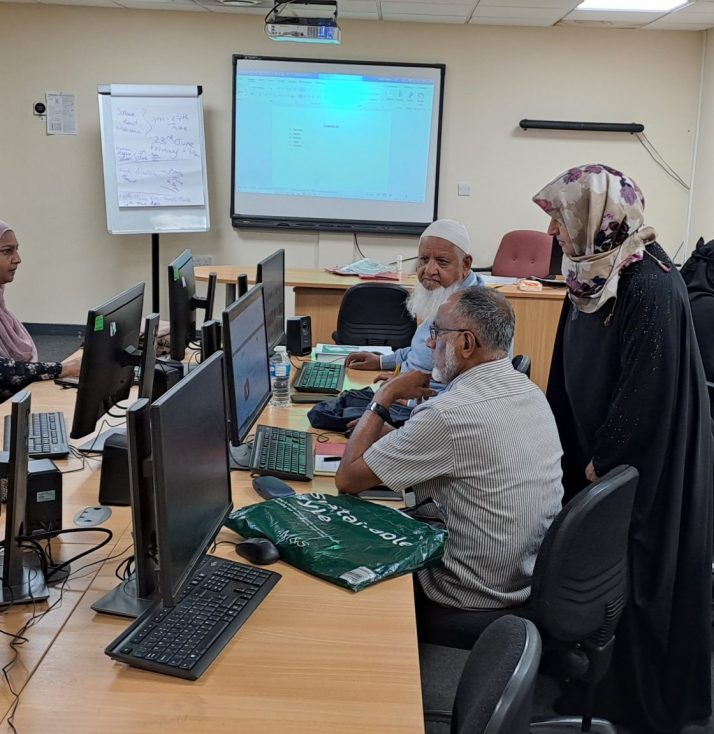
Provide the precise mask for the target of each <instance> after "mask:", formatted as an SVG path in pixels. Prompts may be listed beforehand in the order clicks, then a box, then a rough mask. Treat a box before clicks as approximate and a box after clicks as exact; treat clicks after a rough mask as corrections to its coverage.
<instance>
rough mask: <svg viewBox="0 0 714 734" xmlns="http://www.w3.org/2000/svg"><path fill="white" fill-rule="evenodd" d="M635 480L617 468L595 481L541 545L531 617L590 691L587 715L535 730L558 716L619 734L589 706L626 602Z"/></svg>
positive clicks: (548, 646)
mask: <svg viewBox="0 0 714 734" xmlns="http://www.w3.org/2000/svg"><path fill="white" fill-rule="evenodd" d="M638 479H639V474H638V472H637V470H636V469H634V468H633V467H631V466H619V467H617V468H615V469H613V470H612V471H610V472H608V473H607V474H606V475H605V476H604V477H602V479H598V480H597V481H596V482H593V483H592V484H591V485H590V486H589V487H587V488H586V489H584V490H583V491H582V492H580V493H579V494H577V495H576V496H575V497H574V498H573V499H572V500H571V501H570V502H568V504H567V505H565V507H564V508H563V509H562V510H561V511H560V513H558V516H557V517H556V518H555V520H554V521H553V524H552V525H551V526H550V528H549V529H548V532H547V533H546V536H545V538H544V540H543V543H542V545H541V547H540V550H539V551H538V557H537V558H536V563H535V568H534V569H533V582H532V585H531V598H530V602H529V604H528V607H527V616H529V617H530V618H531V619H533V621H534V622H535V623H536V625H537V626H538V630H539V631H540V633H541V636H542V638H543V645H544V649H545V651H546V654H547V655H550V656H551V657H554V658H555V660H554V662H555V664H556V668H557V669H558V671H559V672H561V673H562V674H563V675H564V676H565V678H566V679H569V680H577V681H582V682H584V683H585V684H586V695H585V700H584V703H583V706H582V711H581V712H578V714H581V715H582V718H577V719H574V718H566V719H558V720H554V719H551V720H549V721H542V722H539V723H538V724H537V725H535V724H531V730H532V731H534V732H535V731H539V730H542V729H545V730H546V731H547V730H549V725H551V726H552V725H553V724H554V723H556V722H557V723H562V724H563V725H565V724H568V723H578V724H581V727H582V728H581V729H580V730H581V731H593V732H600V733H601V734H615V729H614V727H613V726H612V724H610V723H609V722H607V721H604V720H602V719H595V720H593V719H592V711H593V702H594V698H595V690H596V688H597V684H598V682H599V681H600V680H601V679H602V677H603V676H604V675H605V673H606V672H607V669H608V667H609V666H610V660H611V658H612V649H613V646H614V642H615V628H616V627H617V623H618V620H619V619H620V615H621V614H622V610H623V608H624V606H625V602H626V595H627V593H626V592H627V543H628V534H629V529H630V517H631V515H632V503H633V501H634V497H635V491H636V489H637V482H638ZM591 725H592V728H590V726H591Z"/></svg>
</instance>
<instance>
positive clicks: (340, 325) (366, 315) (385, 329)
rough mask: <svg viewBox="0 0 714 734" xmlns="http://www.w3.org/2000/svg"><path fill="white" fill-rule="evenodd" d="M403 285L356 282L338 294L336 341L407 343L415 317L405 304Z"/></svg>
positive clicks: (343, 342) (406, 292)
mask: <svg viewBox="0 0 714 734" xmlns="http://www.w3.org/2000/svg"><path fill="white" fill-rule="evenodd" d="M408 296H409V292H408V291H407V290H406V288H402V286H400V285H396V284H394V283H359V284H358V285H353V286H352V287H351V288H349V289H348V290H347V291H345V295H344V296H343V297H342V303H341V304H340V311H339V314H338V316H337V330H336V331H335V332H334V334H333V335H332V337H333V339H334V340H335V343H336V344H354V345H356V346H367V345H370V344H373V345H376V346H385V345H386V346H390V347H392V348H393V349H399V348H400V347H406V346H409V344H410V343H411V340H412V337H413V336H414V332H415V331H416V326H417V325H416V321H415V320H414V318H413V317H412V315H411V314H410V313H409V312H408V311H407V309H406V307H405V305H404V304H405V301H406V299H407V297H408Z"/></svg>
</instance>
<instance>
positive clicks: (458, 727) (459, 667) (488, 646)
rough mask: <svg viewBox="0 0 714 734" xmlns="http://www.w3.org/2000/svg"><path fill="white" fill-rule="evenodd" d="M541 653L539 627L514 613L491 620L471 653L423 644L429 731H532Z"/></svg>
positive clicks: (498, 733)
mask: <svg viewBox="0 0 714 734" xmlns="http://www.w3.org/2000/svg"><path fill="white" fill-rule="evenodd" d="M540 654H541V641H540V635H539V634H538V630H537V628H536V626H535V625H534V624H533V623H532V622H531V621H529V620H527V619H522V618H520V617H514V616H512V615H506V616H503V617H501V618H500V619H497V620H496V621H495V622H493V623H492V624H490V625H489V626H488V627H487V628H486V629H485V630H484V632H483V634H482V635H481V637H479V639H478V641H477V642H476V644H475V645H474V647H473V649H472V650H471V652H470V653H468V652H466V651H463V650H457V649H455V648H450V647H443V646H441V645H420V646H419V657H420V664H421V669H422V688H423V690H424V707H425V711H424V723H425V728H426V732H427V734H439V733H440V732H452V734H528V732H529V720H530V713H531V706H532V703H533V692H534V690H535V683H536V676H537V673H538V664H539V662H540ZM464 660H465V664H464ZM452 702H453V705H452Z"/></svg>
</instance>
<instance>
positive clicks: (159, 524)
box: [150, 352, 233, 606]
mask: <svg viewBox="0 0 714 734" xmlns="http://www.w3.org/2000/svg"><path fill="white" fill-rule="evenodd" d="M223 381H224V376H223V354H222V353H221V352H216V353H214V354H213V355H212V356H210V357H209V358H208V359H207V360H206V361H205V362H202V363H201V364H200V365H199V366H198V367H197V368H196V369H195V370H192V371H191V372H190V373H189V374H188V375H187V377H185V378H184V379H183V380H181V382H179V383H178V384H177V385H175V386H174V387H173V388H172V389H171V390H169V391H168V392H167V393H165V394H164V395H162V396H161V397H160V398H159V399H158V400H157V401H156V402H154V404H153V405H152V406H151V414H150V415H151V421H150V422H151V447H152V462H151V463H152V468H153V483H154V500H155V504H156V536H157V539H158V559H159V572H158V575H159V589H160V594H161V599H162V601H163V604H164V606H174V605H175V603H176V599H177V597H178V595H179V593H180V591H181V588H182V587H183V585H184V584H185V582H186V581H187V579H189V578H190V577H191V575H192V574H193V572H194V571H195V569H196V566H197V565H198V563H199V562H200V560H201V558H202V557H203V555H204V554H205V553H206V551H207V550H208V549H209V547H210V545H211V543H212V542H213V539H214V538H215V536H216V534H217V533H218V531H219V530H220V529H221V527H222V526H223V523H224V522H225V520H226V519H227V517H228V513H229V512H230V511H231V509H232V507H233V504H232V502H231V482H230V475H229V471H228V435H227V428H226V426H227V421H226V412H225V399H224V394H223Z"/></svg>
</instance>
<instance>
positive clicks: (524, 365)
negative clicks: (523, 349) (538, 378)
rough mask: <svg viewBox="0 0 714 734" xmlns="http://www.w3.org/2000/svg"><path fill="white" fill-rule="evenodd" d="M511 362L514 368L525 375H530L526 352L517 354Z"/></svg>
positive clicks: (528, 359)
mask: <svg viewBox="0 0 714 734" xmlns="http://www.w3.org/2000/svg"><path fill="white" fill-rule="evenodd" d="M511 364H512V365H513V369H514V370H517V371H518V372H522V373H523V374H524V375H525V376H526V377H530V376H531V358H530V357H529V356H528V355H527V354H517V355H516V356H515V357H514V358H513V359H512V360H511Z"/></svg>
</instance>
